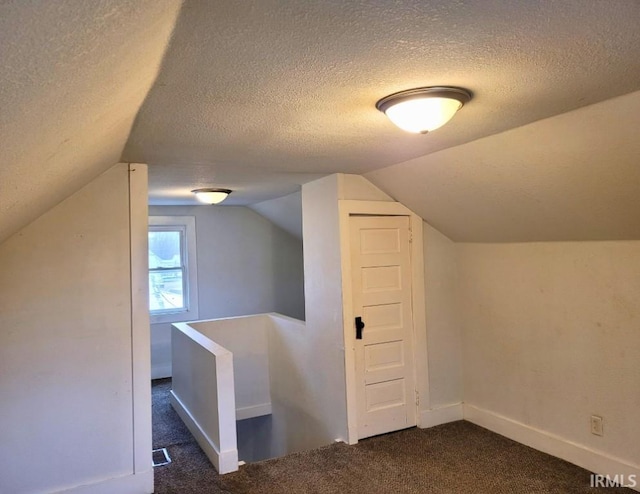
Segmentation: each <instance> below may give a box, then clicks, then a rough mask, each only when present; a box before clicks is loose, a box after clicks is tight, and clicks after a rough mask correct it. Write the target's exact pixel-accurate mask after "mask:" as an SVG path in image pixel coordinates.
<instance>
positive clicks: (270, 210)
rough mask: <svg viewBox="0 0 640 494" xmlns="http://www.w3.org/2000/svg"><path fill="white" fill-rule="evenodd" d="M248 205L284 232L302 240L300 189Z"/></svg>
mask: <svg viewBox="0 0 640 494" xmlns="http://www.w3.org/2000/svg"><path fill="white" fill-rule="evenodd" d="M248 207H249V208H250V209H253V210H254V211H255V212H256V213H258V214H260V215H262V216H264V217H265V218H267V219H268V220H269V221H271V222H272V223H274V224H276V225H278V226H279V227H280V228H282V229H283V230H284V231H285V232H288V233H290V234H291V235H293V236H294V237H296V238H299V239H300V240H302V193H301V192H300V191H298V192H294V193H293V194H289V195H286V196H283V197H277V198H276V199H270V200H268V201H262V202H259V203H257V204H251V205H250V206H248Z"/></svg>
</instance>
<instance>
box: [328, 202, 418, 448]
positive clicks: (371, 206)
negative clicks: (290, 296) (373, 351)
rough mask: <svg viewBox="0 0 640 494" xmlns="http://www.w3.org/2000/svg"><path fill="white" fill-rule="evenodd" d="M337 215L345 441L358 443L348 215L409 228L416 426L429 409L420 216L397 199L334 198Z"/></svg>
mask: <svg viewBox="0 0 640 494" xmlns="http://www.w3.org/2000/svg"><path fill="white" fill-rule="evenodd" d="M338 211H339V215H340V254H341V259H342V316H343V332H344V361H345V362H344V363H345V379H346V383H345V384H346V393H347V396H346V398H347V400H346V401H347V436H348V437H347V442H348V443H349V444H356V443H357V442H358V409H357V405H358V403H357V398H356V396H357V395H356V376H355V330H354V327H353V320H354V317H355V315H354V313H353V293H352V286H351V245H350V244H351V242H350V239H349V217H350V216H352V215H362V214H367V215H373V216H408V217H409V228H410V229H411V239H412V241H411V247H410V251H411V299H412V300H411V301H412V311H413V338H414V339H413V341H414V345H413V349H414V350H413V352H414V371H415V376H414V379H415V380H414V382H415V386H416V390H415V391H416V393H417V394H418V400H416V401H417V404H416V420H417V425H418V426H420V410H425V409H428V408H429V376H428V371H429V367H428V363H427V323H426V314H425V289H424V250H423V238H422V218H420V217H419V216H418V215H416V214H415V213H413V212H412V211H411V210H410V209H408V208H407V207H405V206H403V205H402V204H400V203H399V202H385V201H352V200H340V201H338Z"/></svg>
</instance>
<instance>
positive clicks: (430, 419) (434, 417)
mask: <svg viewBox="0 0 640 494" xmlns="http://www.w3.org/2000/svg"><path fill="white" fill-rule="evenodd" d="M462 418H463V411H462V403H456V404H454V405H447V406H444V407H440V408H433V409H431V410H422V411H421V412H420V424H419V425H418V427H420V428H421V429H426V428H428V427H435V426H436V425H441V424H448V423H449V422H456V421H457V420H462Z"/></svg>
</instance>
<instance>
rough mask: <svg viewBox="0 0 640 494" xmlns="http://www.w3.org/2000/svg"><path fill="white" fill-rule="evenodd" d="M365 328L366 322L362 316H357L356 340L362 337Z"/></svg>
mask: <svg viewBox="0 0 640 494" xmlns="http://www.w3.org/2000/svg"><path fill="white" fill-rule="evenodd" d="M363 329H364V322H362V318H361V317H359V316H358V317H356V340H361V339H362V330H363Z"/></svg>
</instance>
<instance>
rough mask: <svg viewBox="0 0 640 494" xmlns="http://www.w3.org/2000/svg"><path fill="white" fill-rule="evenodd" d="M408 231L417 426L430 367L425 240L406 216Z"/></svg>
mask: <svg viewBox="0 0 640 494" xmlns="http://www.w3.org/2000/svg"><path fill="white" fill-rule="evenodd" d="M409 220H410V228H411V237H412V242H411V277H412V278H411V279H412V286H411V296H412V304H413V307H412V309H413V349H414V350H413V355H414V359H413V361H414V364H413V366H414V370H415V377H414V382H415V386H416V390H417V391H418V393H419V398H420V402H419V404H418V405H417V412H418V413H417V420H418V423H417V425H418V426H420V424H421V423H422V422H421V420H422V414H421V413H420V410H425V409H428V408H429V407H430V406H431V399H430V396H429V365H428V361H427V355H428V351H427V308H426V303H427V301H426V294H425V283H424V236H423V235H422V227H423V220H422V218H420V217H419V216H418V215H417V214H414V213H411V215H410V216H409Z"/></svg>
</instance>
